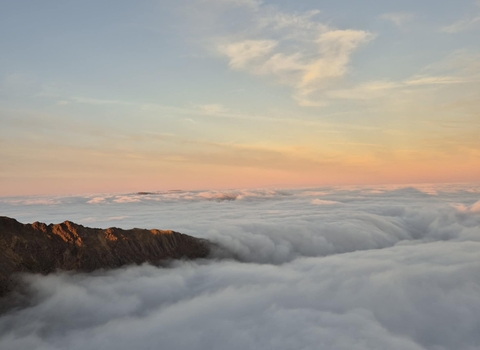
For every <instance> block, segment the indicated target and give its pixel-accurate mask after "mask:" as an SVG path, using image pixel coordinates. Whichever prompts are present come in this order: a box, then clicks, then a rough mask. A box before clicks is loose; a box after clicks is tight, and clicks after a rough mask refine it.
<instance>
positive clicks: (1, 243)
mask: <svg viewBox="0 0 480 350" xmlns="http://www.w3.org/2000/svg"><path fill="white" fill-rule="evenodd" d="M209 252H210V244H209V243H208V242H207V241H206V240H204V239H199V238H194V237H191V236H188V235H184V234H182V233H178V232H174V231H160V230H145V229H132V230H122V229H120V228H115V227H112V228H109V229H105V230H104V229H95V228H88V227H85V226H82V225H77V224H75V223H73V222H70V221H65V222H63V223H61V224H50V225H46V224H44V223H40V222H34V223H33V224H21V223H19V222H18V221H16V220H15V219H11V218H8V217H4V216H3V217H0V296H2V295H3V294H5V293H7V292H8V291H9V289H11V288H12V286H13V281H12V275H13V274H14V273H19V272H29V273H41V274H47V273H51V272H54V271H56V270H74V271H93V270H96V269H101V268H103V269H108V268H118V267H120V266H123V265H129V264H141V263H145V262H148V263H151V264H158V263H160V262H162V261H164V260H167V259H180V258H188V259H193V258H204V257H206V256H207V255H208V254H209Z"/></svg>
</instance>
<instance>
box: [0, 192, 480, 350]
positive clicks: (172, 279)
mask: <svg viewBox="0 0 480 350" xmlns="http://www.w3.org/2000/svg"><path fill="white" fill-rule="evenodd" d="M0 211H1V212H2V214H3V215H7V216H11V217H15V218H16V219H18V220H19V221H22V222H32V221H37V220H38V221H43V222H47V223H49V222H61V221H63V220H66V219H68V220H72V221H75V222H78V223H79V224H83V225H89V226H94V227H102V228H106V227H109V226H117V227H122V228H125V229H128V228H132V227H141V228H159V229H173V230H176V231H180V232H182V233H186V234H190V235H193V236H197V237H202V238H207V239H209V240H211V241H213V242H216V243H217V244H219V245H220V246H221V247H223V248H225V249H226V250H227V251H229V252H231V253H232V254H233V255H234V256H235V257H236V258H237V260H229V259H227V260H225V259H213V260H198V261H195V262H182V261H177V262H173V263H172V264H171V266H170V267H169V268H156V267H153V266H149V265H142V266H131V267H126V268H123V269H118V270H114V271H99V272H96V273H93V274H67V273H58V274H55V275H49V276H38V275H27V276H25V277H24V279H25V281H26V282H27V285H28V288H29V290H30V291H31V293H32V301H31V303H30V304H29V305H28V306H24V307H21V308H17V309H15V310H10V311H8V312H7V313H5V314H3V315H2V316H0V348H1V349H65V348H68V349H133V348H135V349H153V348H155V349H156V348H162V349H188V348H191V349H369V350H370V349H413V350H417V349H429V350H443V349H465V350H467V349H468V350H473V349H478V348H480V332H479V329H480V259H479V256H480V254H479V252H480V187H479V186H478V185H476V186H474V185H472V186H467V185H442V186H414V187H387V186H385V187H375V188H371V187H342V188H316V189H302V190H250V191H241V190H239V191H224V192H222V191H204V192H202V191H197V192H186V191H170V192H154V193H141V194H123V195H116V194H106V195H101V196H99V195H91V196H70V197H55V196H49V197H28V198H27V197H4V198H0Z"/></svg>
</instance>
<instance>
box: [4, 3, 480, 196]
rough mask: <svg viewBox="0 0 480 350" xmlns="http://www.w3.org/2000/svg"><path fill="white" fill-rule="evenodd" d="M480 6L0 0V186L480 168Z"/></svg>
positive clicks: (342, 181)
mask: <svg viewBox="0 0 480 350" xmlns="http://www.w3.org/2000/svg"><path fill="white" fill-rule="evenodd" d="M479 34H480V2H478V1H470V0H458V1H449V0H435V1H434V0H422V1H418V0H416V1H411V0H406V1H386V0H381V1H380V0H364V1H354V0H335V1H333V0H323V1H318V0H317V1H313V0H299V1H294V2H292V1H257V0H189V1H186V0H179V1H162V0H160V1H158V0H157V1H149V0H145V1H134V2H133V1H122V0H116V1H103V0H100V1H88V0H86V1H81V2H78V1H61V2H60V1H49V0H46V1H35V2H31V1H22V0H19V1H6V0H2V1H0V47H1V50H0V122H1V124H0V125H1V128H0V195H1V196H15V195H34V194H68V193H87V192H88V193H94V192H112V191H116V192H118V191H144V190H171V189H184V190H196V189H205V188H211V189H221V188H256V187H283V186H289V187H292V186H313V185H319V186H323V185H346V184H372V185H378V184H388V183H441V182H444V183H445V182H449V183H450V182H472V181H478V179H479V178H480V138H479V137H478V135H479V133H480V45H479V41H478V37H479Z"/></svg>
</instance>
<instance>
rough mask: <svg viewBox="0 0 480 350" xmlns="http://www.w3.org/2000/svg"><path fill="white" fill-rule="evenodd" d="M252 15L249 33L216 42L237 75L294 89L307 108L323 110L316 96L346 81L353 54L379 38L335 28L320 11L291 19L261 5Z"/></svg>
mask: <svg viewBox="0 0 480 350" xmlns="http://www.w3.org/2000/svg"><path fill="white" fill-rule="evenodd" d="M248 15H249V17H250V21H251V23H249V27H248V28H243V31H237V32H235V33H232V34H230V35H224V36H220V37H219V38H217V39H216V40H215V41H216V46H217V51H218V52H219V53H220V55H222V56H224V57H226V58H227V59H228V65H229V67H230V68H231V69H233V70H239V71H245V72H247V73H249V74H252V75H255V76H259V77H261V76H264V77H270V78H273V79H274V80H275V81H276V82H278V83H280V84H283V85H287V86H290V87H291V88H292V89H293V97H294V98H295V99H296V101H297V102H298V103H299V104H300V105H302V106H321V105H323V104H324V103H325V102H323V101H320V100H318V99H315V100H314V99H311V96H312V94H315V93H316V92H317V91H318V90H321V89H324V88H325V87H326V86H328V84H329V81H332V80H336V79H340V78H342V77H344V76H345V75H346V74H347V72H348V69H349V64H350V61H351V57H352V55H353V54H354V52H355V51H357V50H358V49H359V48H360V47H361V46H363V45H364V44H366V43H367V42H369V41H371V40H372V39H373V38H374V35H373V34H372V33H370V32H368V31H363V30H355V29H337V28H333V27H330V26H328V25H326V24H324V23H322V22H321V21H320V20H318V19H317V17H318V15H319V11H316V10H315V11H309V12H305V13H286V12H282V11H280V10H278V9H276V8H274V7H272V6H260V5H259V7H258V8H257V11H253V12H251V13H249V14H248Z"/></svg>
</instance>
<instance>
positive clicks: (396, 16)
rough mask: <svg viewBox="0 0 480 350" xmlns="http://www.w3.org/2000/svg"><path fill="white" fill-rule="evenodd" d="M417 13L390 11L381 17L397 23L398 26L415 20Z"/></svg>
mask: <svg viewBox="0 0 480 350" xmlns="http://www.w3.org/2000/svg"><path fill="white" fill-rule="evenodd" d="M415 17H416V15H415V14H414V13H411V12H390V13H384V14H382V15H380V17H379V18H380V19H383V20H385V21H389V22H391V23H393V24H395V25H396V26H397V27H400V28H401V27H403V26H404V25H405V24H407V23H409V22H411V21H413V20H414V19H415Z"/></svg>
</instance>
